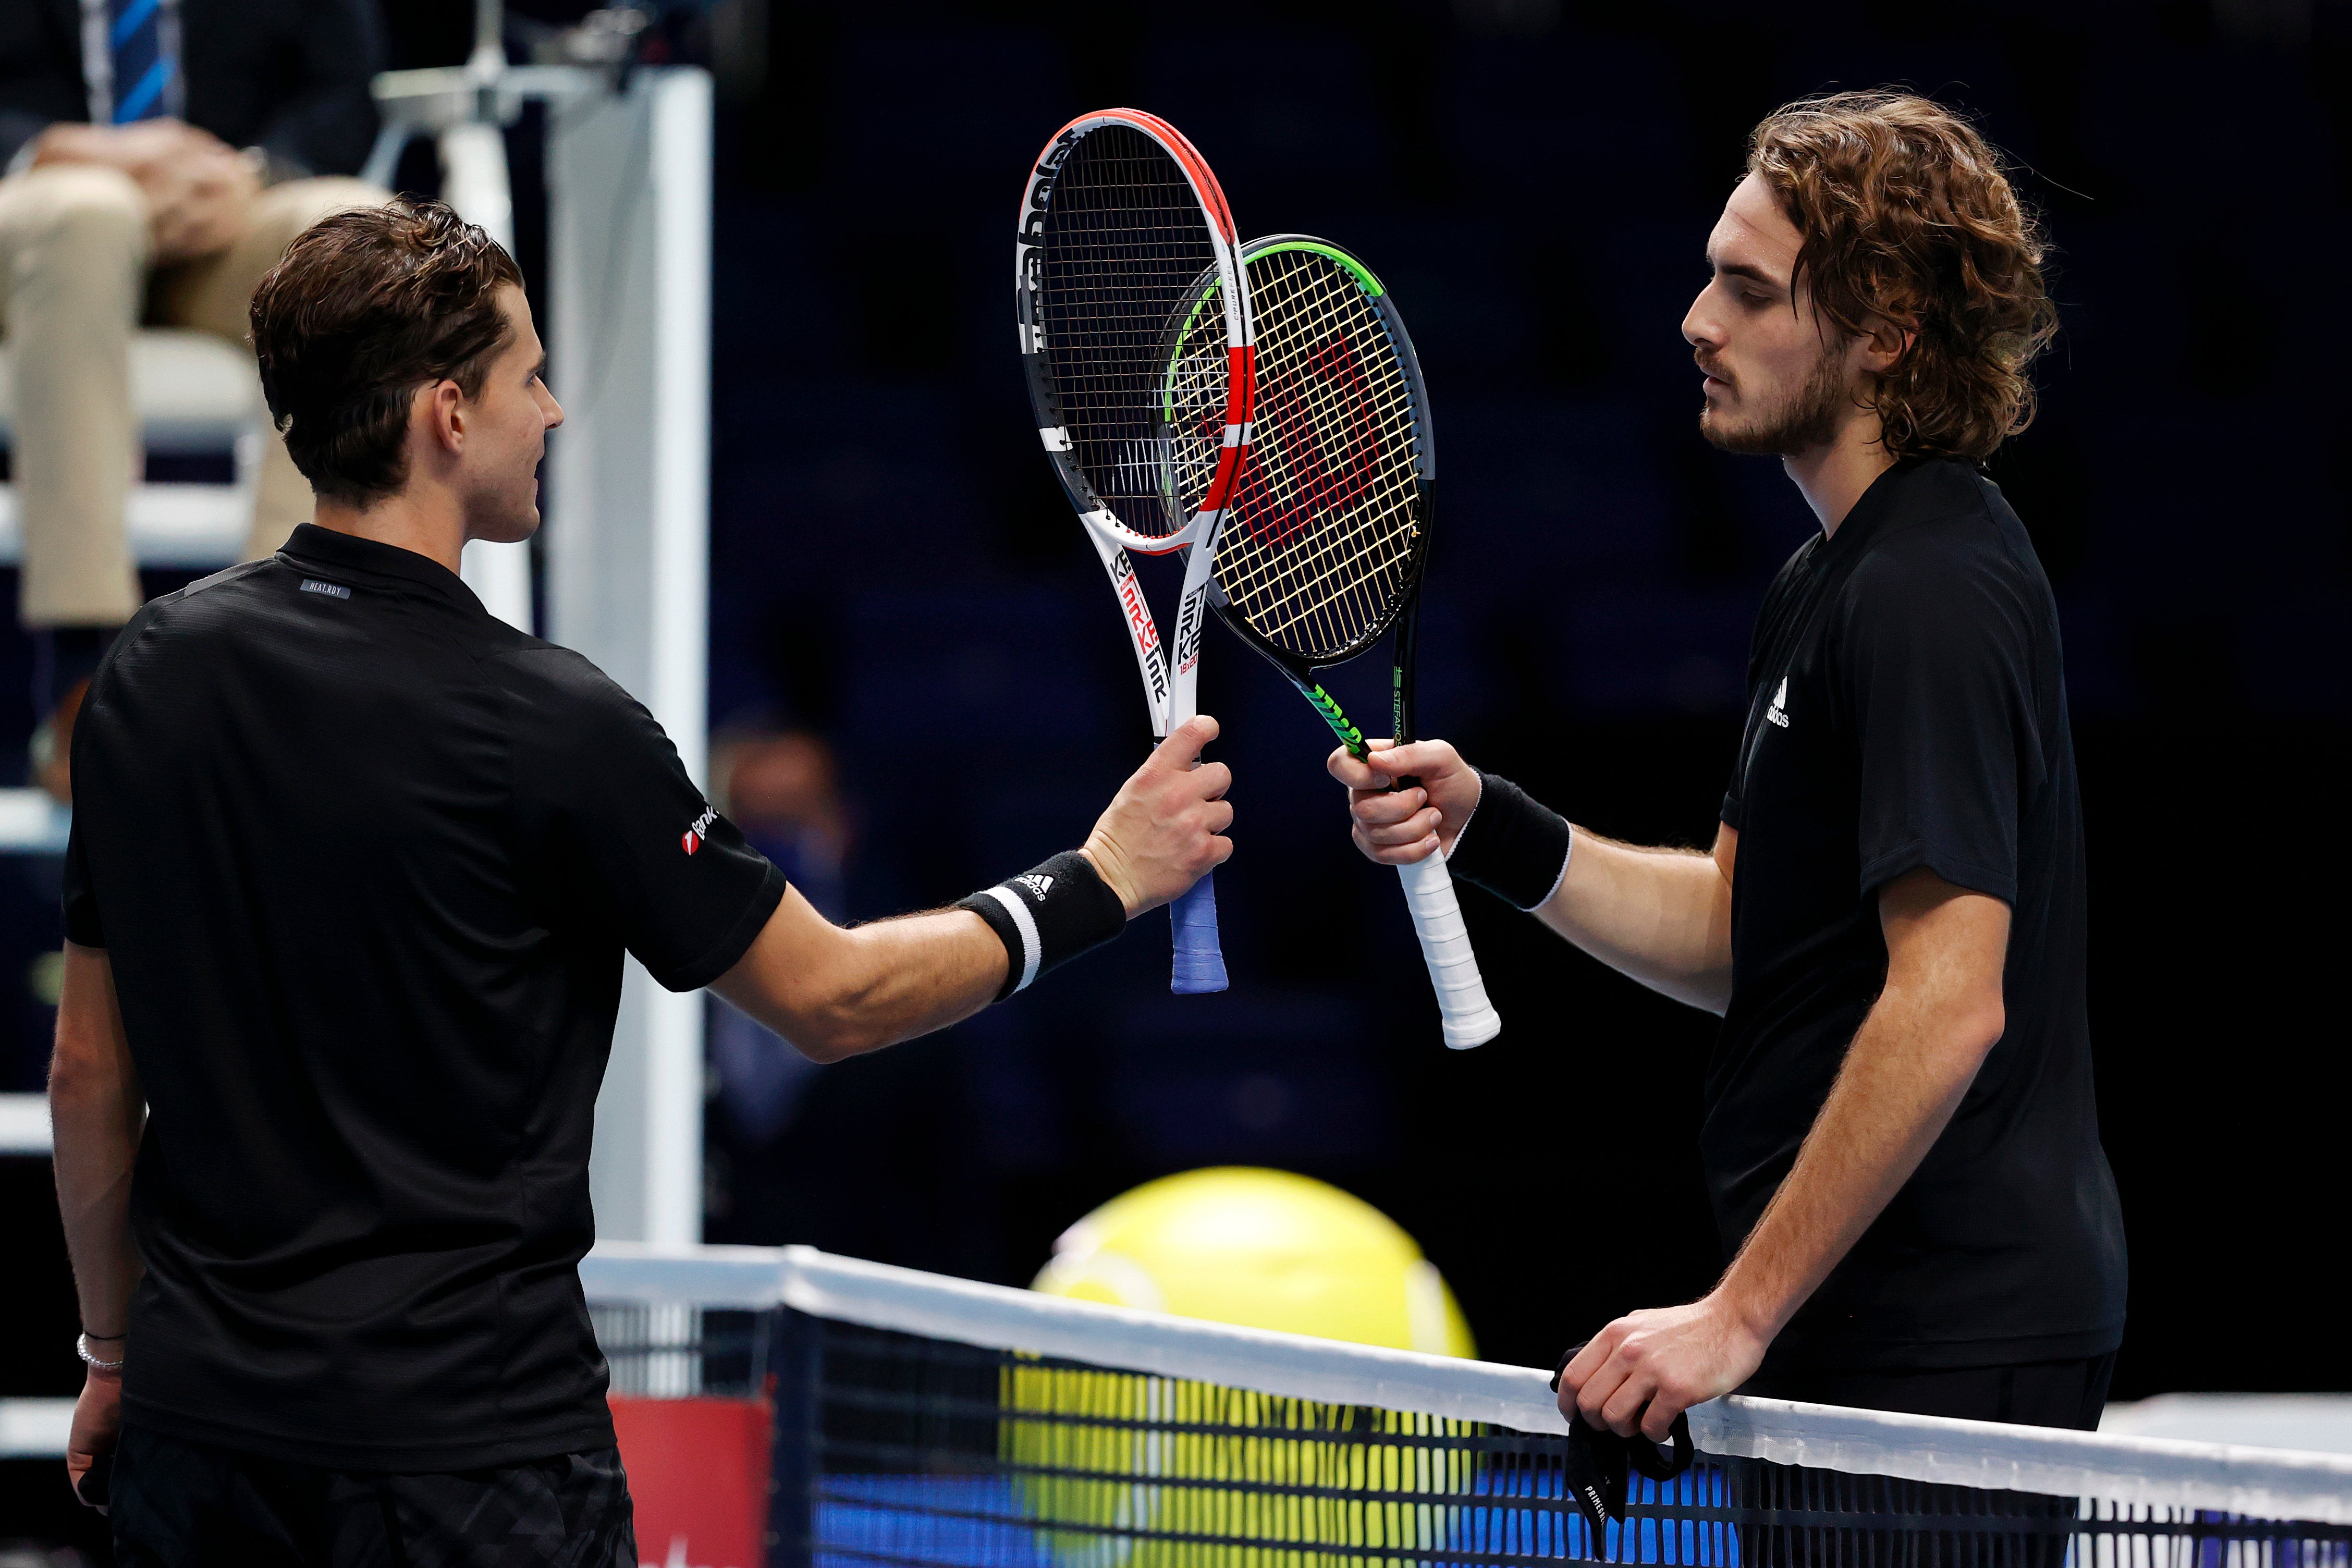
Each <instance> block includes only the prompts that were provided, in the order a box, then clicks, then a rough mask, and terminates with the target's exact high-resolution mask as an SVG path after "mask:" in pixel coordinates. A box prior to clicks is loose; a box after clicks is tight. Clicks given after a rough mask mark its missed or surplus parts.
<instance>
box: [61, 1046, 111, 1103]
mask: <svg viewBox="0 0 2352 1568" xmlns="http://www.w3.org/2000/svg"><path fill="white" fill-rule="evenodd" d="M122 1090H123V1081H122V1064H121V1062H120V1061H119V1060H117V1059H116V1058H115V1057H114V1055H113V1053H112V1052H110V1051H107V1050H104V1049H101V1048H100V1047H98V1046H97V1045H95V1044H93V1043H92V1042H89V1041H87V1040H81V1039H78V1038H77V1037H75V1036H74V1035H73V1034H72V1033H71V1032H69V1031H68V1030H63V1029H60V1030H59V1031H58V1039H57V1046H56V1048H55V1049H54V1050H52V1051H51V1052H50V1053H49V1103H50V1104H51V1105H88V1104H90V1103H91V1102H93V1101H96V1100H104V1099H106V1098H107V1097H109V1096H119V1095H120V1094H121V1092H122Z"/></svg>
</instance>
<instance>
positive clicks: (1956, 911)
mask: <svg viewBox="0 0 2352 1568" xmlns="http://www.w3.org/2000/svg"><path fill="white" fill-rule="evenodd" d="M1878 907H1879V921H1880V924H1881V926H1882V927H1883V928H1884V930H1885V934H1886V952H1887V963H1886V985H1885V990H1883V991H1882V992H1881V993H1880V994H1879V997H1878V1001H1877V1003H1876V1004H1875V1005H1873V1007H1872V1008H1871V1010H1870V1015H1869V1016H1868V1017H1866V1018H1865V1019H1864V1020H1863V1026H1862V1028H1861V1030H1860V1031H1859V1032H1857V1033H1856V1034H1855V1036H1854V1038H1853V1045H1852V1046H1851V1047H1848V1048H1847V1050H1846V1056H1845V1061H1844V1063H1843V1066H1842V1067H1840V1068H1839V1069H1838V1076H1837V1081H1836V1082H1835V1083H1834V1084H1833V1085H1832V1087H1831V1089H1830V1094H1829V1098H1828V1100H1825V1101H1824V1102H1823V1103H1822V1109H1821V1111H1820V1114H1818V1115H1817V1116H1815V1117H1814V1119H1813V1125H1812V1130H1811V1131H1810V1132H1808V1133H1807V1134H1806V1137H1805V1142H1804V1146H1803V1148H1802V1149H1801V1150H1800V1151H1799V1152H1798V1155H1797V1162H1796V1164H1795V1166H1794V1168H1792V1169H1791V1170H1790V1173H1789V1174H1788V1176H1787V1177H1786V1178H1785V1179H1784V1180H1783V1181H1782V1182H1781V1184H1780V1190H1779V1191H1778V1192H1776V1193H1775V1194H1773V1195H1772V1201H1771V1202H1770V1203H1769V1205H1766V1206H1765V1210H1764V1215H1763V1217H1762V1218H1760V1219H1759V1220H1758V1221H1757V1222H1756V1228H1755V1229H1754V1230H1752V1231H1750V1232H1749V1233H1748V1240H1747V1242H1746V1244H1745V1245H1744V1246H1742V1247H1740V1249H1739V1256H1738V1258H1736V1259H1734V1260H1733V1262H1732V1265H1731V1267H1730V1268H1728V1269H1727V1270H1726V1271H1725V1273H1724V1276H1723V1279H1722V1280H1721V1281H1720V1282H1719V1283H1717V1286H1716V1288H1715V1289H1713V1290H1712V1291H1709V1292H1708V1293H1707V1295H1706V1297H1704V1298H1702V1299H1701V1300H1697V1301H1696V1302H1693V1303H1692V1304H1691V1305H1689V1306H1687V1307H1668V1308H1661V1309H1656V1310H1649V1311H1641V1312H1633V1313H1630V1314H1628V1315H1627V1316H1625V1317H1622V1318H1620V1319H1618V1320H1617V1321H1615V1322H1613V1323H1611V1324H1610V1325H1609V1326H1608V1327H1607V1328H1606V1329H1603V1330H1602V1331H1601V1332H1600V1333H1599V1334H1597V1335H1595V1336H1594V1337H1593V1339H1592V1341H1591V1342H1590V1343H1589V1344H1587V1345H1586V1346H1585V1347H1584V1349H1583V1350H1582V1351H1581V1352H1579V1353H1578V1355H1577V1357H1576V1359H1575V1360H1574V1361H1572V1362H1570V1363H1569V1366H1568V1370H1567V1372H1566V1373H1565V1374H1564V1375H1563V1376H1562V1377H1561V1379H1560V1408H1561V1410H1562V1411H1563V1412H1565V1411H1566V1410H1567V1409H1568V1408H1569V1405H1570V1402H1571V1401H1573V1402H1574V1404H1575V1405H1576V1406H1577V1407H1578V1408H1580V1410H1582V1411H1583V1412H1584V1414H1585V1415H1586V1416H1587V1417H1588V1418H1589V1419H1592V1420H1595V1421H1598V1422H1601V1423H1602V1424H1605V1425H1606V1426H1609V1427H1610V1428H1611V1429H1612V1430H1613V1431H1616V1432H1620V1433H1622V1434H1626V1435H1628V1436H1630V1435H1631V1434H1632V1433H1633V1430H1634V1428H1635V1426H1637V1425H1638V1426H1640V1428H1641V1429H1642V1430H1643V1431H1644V1432H1646V1433H1647V1434H1649V1435H1650V1436H1653V1437H1658V1438H1663V1437H1664V1436H1665V1435H1666V1431H1667V1428H1668V1427H1669V1426H1671V1425H1672V1423H1673V1421H1674V1418H1675V1415H1678V1414H1680V1413H1681V1412H1682V1411H1684V1410H1685V1409H1687V1408H1688V1407H1689V1406H1691V1405H1696V1404H1698V1403H1699V1402H1700V1401H1702V1400H1707V1399H1713V1398H1715V1397H1716V1396H1717V1395H1718V1394H1728V1393H1730V1392H1731V1391H1732V1390H1733V1389H1735V1388H1737V1387H1738V1386H1739V1385H1740V1384H1742V1383H1745V1382H1746V1381H1747V1380H1748V1377H1749V1376H1751V1375H1752V1374H1753V1373H1755V1371H1756V1369H1757V1367H1758V1366H1759V1364H1761V1363H1762V1361H1763V1358H1764V1351H1765V1348H1766V1347H1767V1346H1768V1345H1769V1344H1770V1343H1771V1342H1772V1340H1773V1338H1774V1336H1776V1335H1777V1334H1779V1333H1780V1330H1781V1329H1782V1328H1783V1327H1784V1326H1786V1324H1787V1323H1788V1321H1789V1319H1790V1317H1791V1316H1793V1315H1794V1314H1795V1312H1796V1310H1797V1309H1798V1308H1799V1307H1801V1306H1802V1305H1803V1304H1804V1302H1805V1300H1807V1298H1809V1297H1811V1295H1812V1293H1813V1291H1814V1290H1815V1289H1819V1288H1820V1286H1821V1283H1822V1280H1823V1279H1827V1278H1828V1277H1829V1272H1830V1270H1831V1269H1832V1268H1835V1267H1836V1266H1837V1264H1838V1262H1839V1261H1840V1260H1841V1259H1842V1258H1844V1257H1845V1255H1846V1253H1847V1252H1848V1251H1850V1250H1851V1249H1852V1248H1853V1244H1854V1242H1855V1241H1857V1240H1858V1239H1860V1237H1861V1236H1862V1233H1863V1232H1864V1230H1865V1229H1867V1228H1868V1227H1869V1226H1870V1223H1871V1222H1872V1221H1873V1220H1874V1219H1876V1218H1877V1217H1878V1215H1879V1214H1880V1212H1881V1211H1882V1210H1884V1209H1885V1207H1886V1205H1887V1203H1888V1202H1889V1200H1891V1199H1892V1198H1893V1197H1894V1196H1895V1193H1896V1192H1897V1191H1898V1190H1899V1189H1900V1188H1901V1187H1902V1185H1903V1184H1904V1183H1905V1182H1906V1181H1908V1180H1910V1178H1911V1173H1913V1172H1914V1171H1916V1170H1917V1169H1918V1168H1919V1162H1920V1161H1921V1160H1922V1159H1924V1158H1926V1156H1927V1150H1928V1148H1929V1147H1930V1146H1931V1145H1932V1144H1934V1142H1936V1139H1937V1136H1938V1135H1939V1134H1940V1133H1941V1132H1942V1131H1943V1130H1944V1127H1945V1125H1946V1123H1948V1121H1950V1120H1951V1118H1952V1112H1953V1111H1954V1110H1957V1109H1958V1106H1959V1103H1960V1100H1961V1097H1962V1096H1964V1095H1966V1094H1967V1093H1968V1089H1969V1084H1970V1083H1972V1082H1974V1081H1975V1079H1976V1075H1977V1070H1978V1068H1980V1067H1982V1066H1983V1065H1984V1058H1985V1056H1986V1053H1987V1052H1989V1051H1990V1050H1991V1049H1992V1047H1994V1045H1995V1044H1997V1043H1998V1042H1999V1041H2000V1037H2001V1033H2002V1030H2003V1028H2004V1027H2005V1026H2006V1020H2005V1015H2004V1013H2003V1008H2002V1002H2001V970H2002V965H2003V963H2004V961H2005V960H2006V958H2007V956H2008V952H2009V906H2008V905H2007V904H2004V903H2002V902H2001V901H2000V900H1998V899H1993V898H1989V897H1987V896H1985V895H1984V894H1981V893H1971V892H1968V891H1966V890H1964V889H1959V888H1957V887H1954V886H1953V885H1952V884H1951V883H1949V882H1947V881H1945V880H1943V879H1941V878H1939V877H1937V875H1936V874H1935V873H1934V872H1932V871H1928V870H1925V869H1921V870H1916V871H1913V872H1911V873H1910V874H1909V875H1907V876H1905V877H1902V878H1899V879H1896V880H1895V882H1893V883H1891V884H1889V885H1888V886H1887V887H1886V888H1885V889H1884V890H1883V891H1882V892H1881V893H1880V895H1879V904H1878Z"/></svg>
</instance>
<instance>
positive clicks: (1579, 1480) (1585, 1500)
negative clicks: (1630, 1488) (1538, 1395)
mask: <svg viewBox="0 0 2352 1568" xmlns="http://www.w3.org/2000/svg"><path fill="white" fill-rule="evenodd" d="M1583 1348H1584V1346H1582V1345H1570V1346H1569V1347H1568V1353H1567V1354H1565V1355H1563V1356H1561V1357H1560V1358H1559V1366H1558V1367H1556V1368H1554V1369H1553V1371H1552V1374H1551V1387H1552V1392H1553V1393H1554V1394H1557V1393H1559V1378H1560V1373H1564V1372H1566V1371H1567V1370H1568V1363H1570V1362H1572V1361H1574V1360H1575V1359H1576V1352H1579V1351H1580V1350H1582V1349H1583ZM1670 1436H1672V1437H1673V1439H1674V1452H1673V1454H1672V1455H1671V1456H1670V1455H1667V1454H1664V1453H1662V1452H1660V1451H1659V1448H1658V1446H1657V1445H1656V1444H1655V1443H1653V1442H1651V1441H1650V1440H1649V1439H1648V1438H1647V1437H1644V1436H1642V1435H1641V1434H1639V1433H1635V1434H1634V1435H1633V1436H1631V1437H1620V1436H1617V1434H1616V1433H1614V1432H1612V1431H1611V1430H1609V1428H1607V1427H1606V1426H1591V1425H1589V1424H1588V1423H1587V1422H1586V1421H1585V1419H1584V1413H1583V1412H1582V1411H1580V1410H1574V1409H1573V1408H1571V1411H1570V1415H1569V1418H1568V1467H1567V1468H1568V1495H1569V1496H1570V1497H1571V1498H1574V1499H1575V1500H1576V1506H1577V1510H1578V1511H1580V1512H1581V1513H1582V1514H1583V1515H1584V1522H1585V1524H1586V1525H1587V1526H1589V1527H1590V1528H1591V1531H1592V1553H1593V1555H1594V1556H1596V1557H1598V1556H1599V1555H1600V1554H1601V1542H1602V1538H1603V1535H1604V1533H1605V1531H1606V1529H1607V1527H1608V1526H1609V1525H1611V1524H1613V1523H1616V1522H1618V1521H1621V1520H1622V1519H1623V1518H1624V1500H1625V1472H1626V1470H1627V1468H1628V1467H1630V1468H1633V1469H1636V1470H1639V1471H1641V1472H1642V1473H1643V1475H1645V1476H1647V1477H1649V1478H1650V1479H1652V1480H1654V1481H1670V1480H1673V1479H1675V1477H1676V1476H1679V1475H1681V1474H1682V1473H1683V1472H1684V1471H1685V1470H1687V1469H1689V1468H1690V1467H1691V1452H1692V1450H1691V1435H1690V1417H1689V1416H1687V1415H1676V1416H1675V1425H1674V1429H1673V1431H1672V1433H1671V1434H1670Z"/></svg>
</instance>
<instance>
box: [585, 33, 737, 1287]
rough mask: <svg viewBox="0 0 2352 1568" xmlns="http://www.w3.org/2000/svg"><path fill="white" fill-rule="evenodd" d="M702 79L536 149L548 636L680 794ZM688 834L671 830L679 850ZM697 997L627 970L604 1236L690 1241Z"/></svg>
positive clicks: (632, 84)
mask: <svg viewBox="0 0 2352 1568" xmlns="http://www.w3.org/2000/svg"><path fill="white" fill-rule="evenodd" d="M710 112H711V108H710V79H709V76H708V75H707V74H706V73H704V72H702V71H699V70H690V69H683V68H656V69H645V70H639V71H637V72H635V74H634V75H633V76H631V78H630V79H629V84H628V86H627V88H626V89H625V90H624V91H622V92H621V93H619V94H617V95H611V96H604V95H600V96H598V97H595V98H593V99H582V100H575V101H573V102H572V103H570V104H566V105H563V106H561V107H559V109H558V110H557V111H556V112H555V113H554V114H553V115H552V116H551V130H550V137H549V143H550V145H549V159H548V181H549V186H550V195H549V200H550V215H549V216H550V230H551V235H550V239H551V244H550V252H551V254H550V259H549V273H550V278H549V283H550V287H551V293H552V298H551V300H550V301H549V315H550V318H551V325H552V329H553V330H552V331H551V332H550V333H549V334H548V342H549V345H550V348H551V352H552V353H554V354H555V355H556V362H555V380H556V395H557V396H559V397H561V398H562V400H563V404H564V408H565V412H566V415H567V419H566V423H565V426H564V427H563V428H562V430H560V431H558V432H556V434H555V435H554V437H552V438H551V446H550V462H549V475H548V492H549V501H550V503H551V512H550V516H549V521H548V529H547V556H546V559H547V601H548V631H547V635H548V636H549V637H551V639H553V640H554V641H556V642H559V643H562V644H563V645H564V646H565V647H572V648H576V649H578V650H579V651H580V652H581V653H583V654H584V655H586V656H587V657H588V658H591V659H593V660H594V661H595V662H596V664H597V666H598V667H599V668H602V669H603V670H604V672H605V673H606V674H607V675H610V676H611V677H612V678H613V679H614V680H617V681H619V682H620V683H621V685H622V686H623V687H624V688H625V689H627V690H628V691H629V692H630V694H631V695H633V696H635V698H636V699H637V700H639V701H641V702H643V703H644V704H645V705H646V708H647V709H648V710H651V711H652V713H653V715H654V717H655V718H656V720H658V721H660V723H661V725H662V728H663V729H664V730H666V731H668V733H669V737H670V740H671V742H673V743H674V744H675V745H676V746H677V753H678V759H679V761H680V762H682V763H684V764H685V766H686V771H687V773H688V775H689V776H691V777H693V778H695V779H697V780H700V779H701V778H702V777H703V773H704V752H705V747H706V733H705V731H706V725H707V723H708V720H707V718H706V715H705V711H704V709H705V697H704V690H705V683H706V680H707V678H708V669H707V666H706V659H707V657H708V655H707V644H708V635H709V633H708V626H709V607H708V601H709V452H710V417H709V409H710V402H709V399H710ZM684 828H685V825H683V824H681V825H680V828H679V831H681V832H683V831H684ZM702 1008H703V1002H702V998H701V996H700V995H699V994H686V995H677V994H672V993H670V992H667V991H664V990H662V989H661V988H660V987H659V986H657V985H656V984H654V983H653V981H652V980H651V979H650V978H649V977H648V976H647V975H646V973H645V971H644V970H643V969H641V968H639V967H638V966H637V965H636V964H635V963H634V962H632V963H630V964H629V966H628V973H627V977H626V979H625V983H624V987H623V991H622V998H621V1016H620V1019H619V1023H618V1026H617V1028H616V1029H615V1030H614V1041H613V1057H612V1063H611V1066H610V1067H609V1068H607V1070H606V1073H605V1078H604V1095H603V1097H602V1098H601V1099H600V1100H598V1102H597V1107H596V1142H595V1157H594V1160H593V1163H592V1165H591V1167H590V1182H591V1188H592V1191H593V1197H594V1202H595V1205H596V1228H597V1233H598V1234H599V1235H600V1236H604V1237H612V1238H614V1239H626V1240H642V1241H652V1242H661V1243H670V1244H679V1243H689V1242H695V1241H698V1240H700V1239H701V1237H702Z"/></svg>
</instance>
